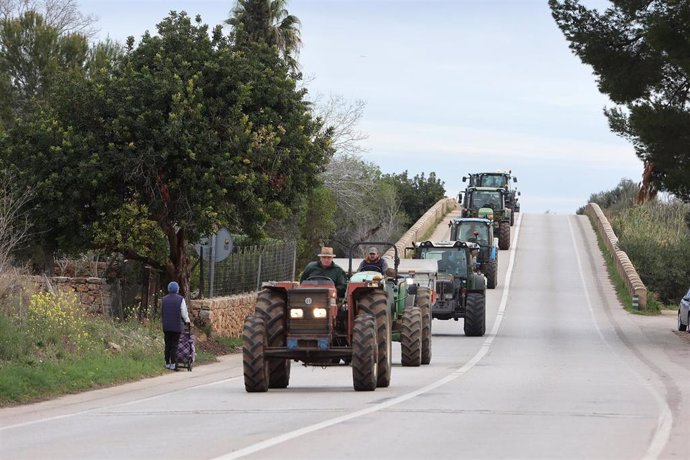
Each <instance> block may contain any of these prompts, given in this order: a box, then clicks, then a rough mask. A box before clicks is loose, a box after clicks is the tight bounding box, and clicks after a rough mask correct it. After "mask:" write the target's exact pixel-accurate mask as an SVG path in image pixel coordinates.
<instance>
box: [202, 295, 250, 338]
mask: <svg viewBox="0 0 690 460" xmlns="http://www.w3.org/2000/svg"><path fill="white" fill-rule="evenodd" d="M255 303H256V292H248V293H246V294H237V295H233V296H229V297H213V298H211V299H200V300H191V301H190V302H189V312H190V319H191V321H192V322H193V323H194V324H195V325H196V326H200V327H209V330H210V333H211V335H216V336H223V337H238V336H241V335H242V326H243V324H244V318H245V317H246V316H247V315H250V314H252V313H254V304H255Z"/></svg>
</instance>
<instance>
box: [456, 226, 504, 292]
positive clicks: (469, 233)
mask: <svg viewBox="0 0 690 460" xmlns="http://www.w3.org/2000/svg"><path fill="white" fill-rule="evenodd" d="M448 226H449V227H450V239H451V240H460V241H469V242H472V243H477V244H478V245H479V254H478V255H477V263H478V264H479V270H480V271H481V272H482V273H484V276H486V287H487V288H489V289H494V288H496V285H497V284H498V245H497V241H496V238H494V227H493V222H492V221H490V220H489V219H479V218H472V217H461V218H456V219H452V220H451V221H450V222H449V223H448Z"/></svg>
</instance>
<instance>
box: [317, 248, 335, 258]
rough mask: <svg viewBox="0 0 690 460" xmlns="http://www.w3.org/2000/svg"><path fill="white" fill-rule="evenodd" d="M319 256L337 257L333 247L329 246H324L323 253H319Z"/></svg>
mask: <svg viewBox="0 0 690 460" xmlns="http://www.w3.org/2000/svg"><path fill="white" fill-rule="evenodd" d="M319 257H335V254H334V253H333V248H329V247H328V246H324V247H322V248H321V253H319Z"/></svg>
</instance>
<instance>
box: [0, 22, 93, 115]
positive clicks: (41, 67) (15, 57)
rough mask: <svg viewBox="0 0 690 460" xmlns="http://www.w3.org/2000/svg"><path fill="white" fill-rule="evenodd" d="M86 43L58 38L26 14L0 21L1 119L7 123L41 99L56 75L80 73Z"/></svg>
mask: <svg viewBox="0 0 690 460" xmlns="http://www.w3.org/2000/svg"><path fill="white" fill-rule="evenodd" d="M88 49H89V46H88V42H87V41H86V38H85V37H84V36H82V35H79V34H66V35H64V34H60V31H59V30H58V29H56V28H55V27H53V26H51V25H50V24H48V23H46V21H45V19H44V18H43V16H41V15H40V14H39V13H36V12H35V11H27V12H26V13H24V14H23V15H22V16H20V17H18V18H9V19H4V20H2V21H0V116H2V119H3V120H4V121H5V123H9V122H10V119H11V118H13V117H15V116H17V115H19V114H22V113H23V112H25V111H26V110H29V105H30V104H32V103H34V102H37V101H35V100H34V99H39V100H41V99H44V98H45V94H46V91H48V90H49V87H50V85H52V84H54V83H56V82H59V76H58V74H59V73H60V72H64V71H69V70H80V69H83V67H84V65H85V63H86V59H87V54H88Z"/></svg>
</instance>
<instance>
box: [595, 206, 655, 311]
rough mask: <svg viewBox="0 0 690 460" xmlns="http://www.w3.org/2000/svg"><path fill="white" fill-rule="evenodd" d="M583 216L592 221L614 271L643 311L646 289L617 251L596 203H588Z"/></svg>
mask: <svg viewBox="0 0 690 460" xmlns="http://www.w3.org/2000/svg"><path fill="white" fill-rule="evenodd" d="M585 214H587V216H589V218H590V220H591V221H592V223H593V225H594V228H595V230H596V231H597V233H599V235H600V236H601V238H602V239H603V240H604V244H605V245H606V247H607V248H608V250H609V253H610V254H612V255H613V260H614V263H615V265H616V271H617V272H618V274H619V275H620V276H621V278H623V282H624V283H625V287H626V288H627V289H628V292H629V293H630V295H631V296H637V298H638V301H639V308H641V309H644V308H646V307H647V288H646V287H645V285H644V283H643V282H642V280H641V279H640V275H638V273H637V270H635V267H634V266H633V264H632V262H631V261H630V258H628V255H627V254H626V253H625V252H624V251H621V250H620V249H618V237H617V236H616V234H615V233H614V232H613V228H612V227H611V223H610V222H609V220H608V219H607V218H606V216H605V215H604V213H603V211H602V210H601V208H600V207H599V205H598V204H596V203H589V204H588V205H587V206H586V207H585Z"/></svg>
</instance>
